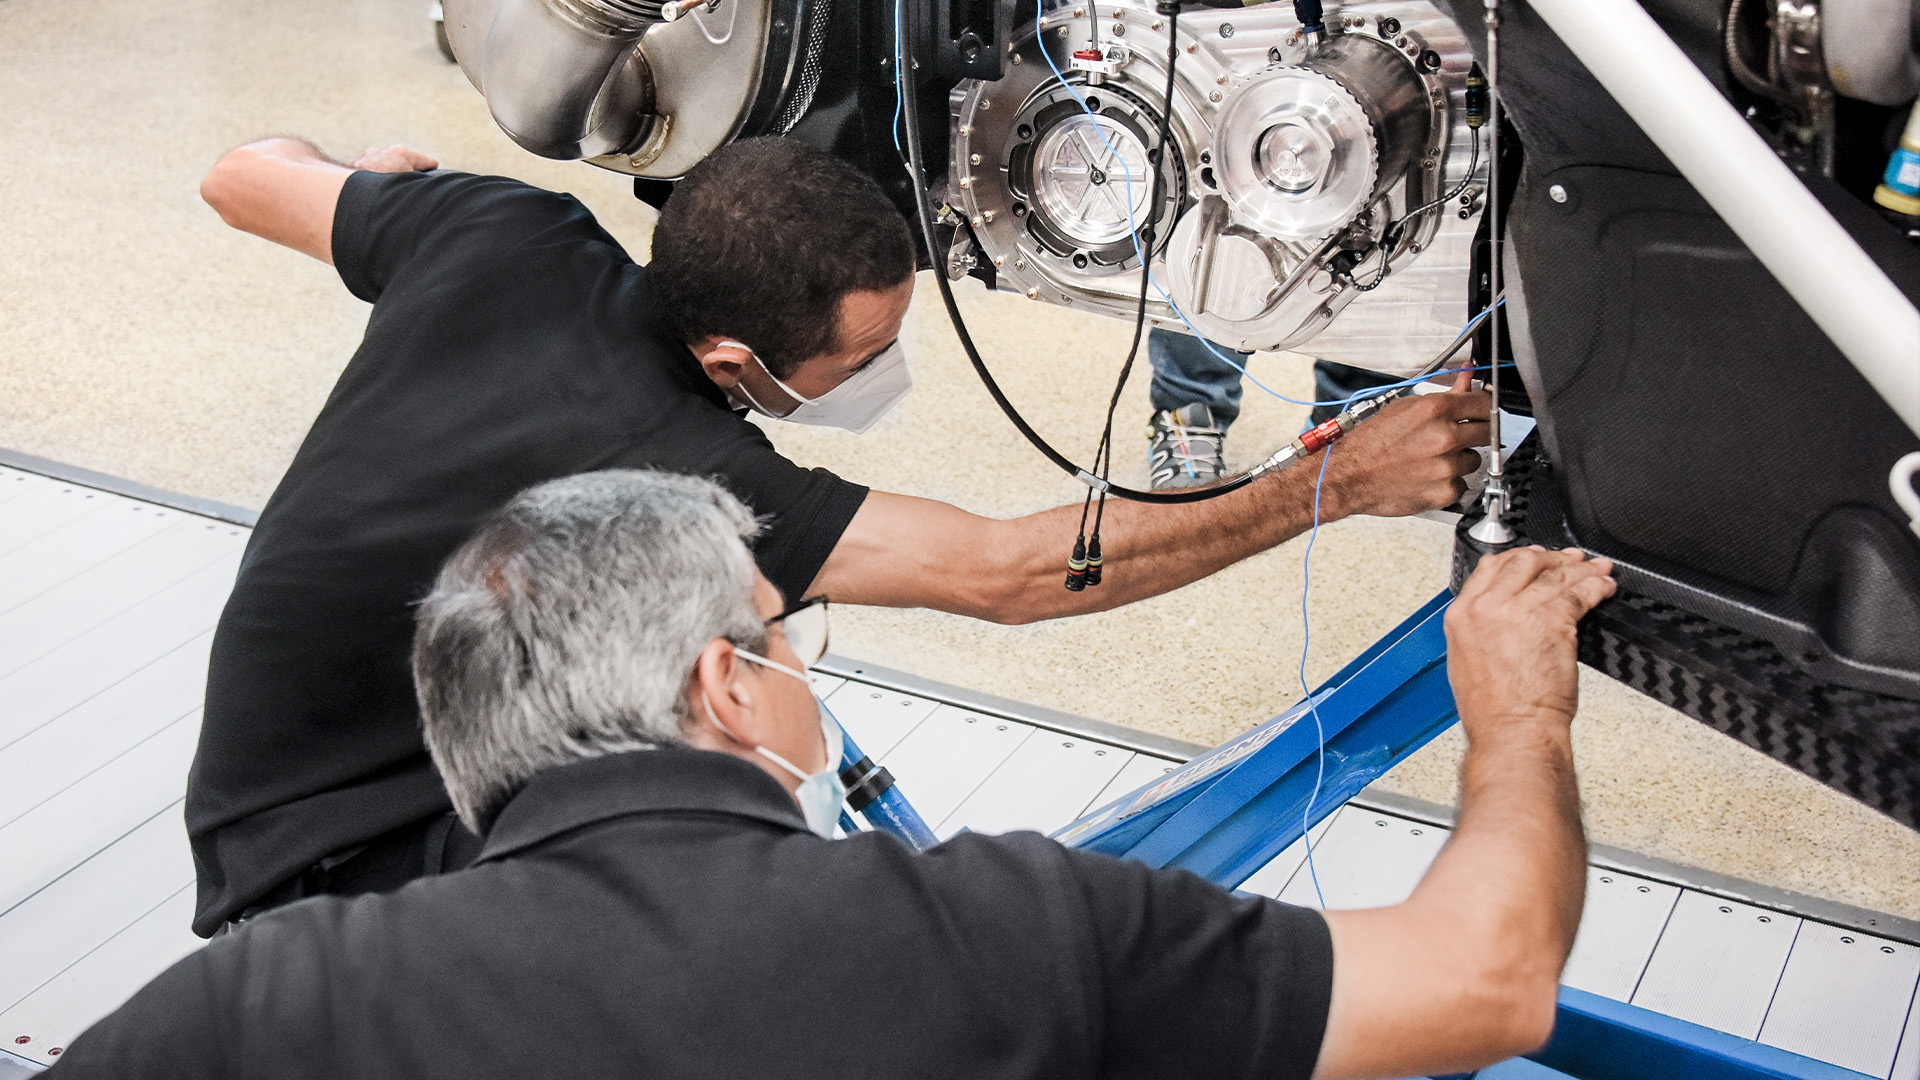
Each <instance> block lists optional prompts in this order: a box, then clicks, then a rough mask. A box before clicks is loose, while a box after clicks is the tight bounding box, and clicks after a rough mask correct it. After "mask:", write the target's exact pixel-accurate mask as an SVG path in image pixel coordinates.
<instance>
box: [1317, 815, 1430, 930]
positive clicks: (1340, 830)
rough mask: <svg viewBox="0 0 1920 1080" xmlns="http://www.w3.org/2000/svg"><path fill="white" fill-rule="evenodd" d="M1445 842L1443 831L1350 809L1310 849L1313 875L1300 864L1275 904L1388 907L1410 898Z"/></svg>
mask: <svg viewBox="0 0 1920 1080" xmlns="http://www.w3.org/2000/svg"><path fill="white" fill-rule="evenodd" d="M1446 842H1447V830H1445V829H1441V828H1437V827H1435V826H1432V825H1427V824H1423V823H1421V822H1418V821H1408V820H1407V819H1406V818H1402V817H1394V816H1393V815H1391V814H1379V813H1375V812H1373V811H1371V810H1361V809H1359V808H1357V807H1352V806H1349V807H1347V808H1346V809H1345V810H1343V811H1341V812H1340V816H1339V817H1338V818H1337V819H1335V821H1334V823H1333V827H1332V828H1331V829H1328V830H1327V834H1326V836H1324V837H1323V838H1322V839H1321V840H1320V842H1319V843H1318V844H1315V845H1314V848H1313V870H1314V871H1315V872H1316V873H1317V874H1318V876H1319V880H1320V890H1319V894H1317V895H1316V893H1315V891H1314V887H1313V874H1309V873H1308V869H1307V867H1306V866H1305V865H1304V861H1303V864H1302V865H1301V867H1300V868H1299V869H1298V870H1296V871H1294V875H1293V879H1292V880H1290V881H1288V882H1287V887H1286V888H1284V889H1282V890H1281V891H1280V899H1281V900H1284V901H1286V902H1287V903H1289V904H1299V905H1300V906H1302V907H1313V908H1317V907H1320V906H1321V905H1320V896H1322V895H1324V896H1325V897H1326V906H1327V908H1329V909H1332V910H1339V909H1342V908H1373V907H1387V906H1389V905H1392V904H1398V903H1400V902H1401V901H1402V900H1405V899H1406V898H1407V897H1409V896H1411V895H1413V887H1414V886H1415V885H1418V884H1419V883H1420V878H1421V877H1422V876H1423V875H1424V874H1426V872H1427V867H1428V866H1430V865H1432V864H1433V857H1434V856H1435V855H1438V854H1439V853H1440V848H1441V846H1442V845H1444V844H1445V843H1446Z"/></svg>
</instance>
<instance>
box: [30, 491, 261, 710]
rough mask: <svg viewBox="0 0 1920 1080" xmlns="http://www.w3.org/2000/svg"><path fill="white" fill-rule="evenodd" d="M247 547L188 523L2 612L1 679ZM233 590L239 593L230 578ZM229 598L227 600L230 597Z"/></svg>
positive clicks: (229, 532)
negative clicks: (4, 612) (242, 547)
mask: <svg viewBox="0 0 1920 1080" xmlns="http://www.w3.org/2000/svg"><path fill="white" fill-rule="evenodd" d="M245 543H246V536H245V530H243V529H240V528H239V527H237V526H218V527H209V526H207V525H204V524H202V523H201V522H200V520H199V519H190V518H188V519H183V520H181V521H180V522H179V523H177V524H176V525H174V526H173V527H172V528H169V529H167V530H166V531H164V532H162V533H160V534H159V535H157V536H154V537H152V538H151V539H148V540H147V541H146V542H144V543H141V544H138V545H136V546H134V547H132V548H130V549H128V550H126V551H123V552H121V553H119V554H117V555H115V556H113V557H112V558H109V559H107V560H105V561H103V562H101V563H98V564H96V565H94V566H93V567H91V568H89V569H88V570H87V571H86V572H85V573H82V574H79V575H76V576H74V577H72V578H69V579H68V580H66V581H63V582H61V583H60V584H58V585H56V586H54V587H53V588H51V589H48V590H47V591H45V592H43V593H41V594H39V595H38V596H35V597H34V598H33V599H31V600H28V601H26V602H25V603H22V604H20V605H18V606H17V607H15V608H14V609H13V610H11V611H9V612H7V613H6V614H4V615H0V675H4V674H10V673H12V672H14V671H18V670H19V669H21V668H23V667H25V666H26V665H27V664H29V663H31V662H32V661H33V660H35V659H38V658H39V657H41V656H44V655H46V654H47V653H49V652H52V651H53V650H54V649H56V648H58V647H60V646H61V645H64V644H66V643H67V642H69V641H71V640H73V639H74V638H76V637H79V636H80V635H81V634H84V633H86V632H87V631H88V630H90V629H92V628H94V627H96V626H98V625H100V624H101V623H103V622H105V621H106V620H108V619H111V618H113V617H114V616H115V615H118V614H120V613H121V612H124V611H127V610H129V609H131V608H133V607H135V606H137V605H138V604H139V603H140V602H141V601H143V600H145V599H147V598H149V597H152V596H154V595H156V594H158V593H161V592H164V591H165V590H166V589H167V588H168V587H170V586H172V585H175V584H177V583H179V582H181V581H183V580H185V579H187V578H189V577H191V576H193V574H194V573H196V572H197V571H200V570H202V569H204V568H206V567H207V566H209V565H211V564H214V563H216V562H219V561H220V560H221V559H222V558H223V557H226V556H229V555H237V553H238V551H239V549H240V547H241V546H242V545H243V544H245ZM227 588H228V589H229V590H231V588H232V578H231V576H229V578H228V581H227ZM223 601H224V597H223Z"/></svg>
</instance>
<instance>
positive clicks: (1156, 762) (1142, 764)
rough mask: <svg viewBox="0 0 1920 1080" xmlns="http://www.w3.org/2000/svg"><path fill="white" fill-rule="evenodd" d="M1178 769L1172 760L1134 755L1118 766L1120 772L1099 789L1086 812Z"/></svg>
mask: <svg viewBox="0 0 1920 1080" xmlns="http://www.w3.org/2000/svg"><path fill="white" fill-rule="evenodd" d="M1179 767H1180V763H1179V762H1177V761H1175V760H1173V759H1172V758H1163V757H1155V756H1153V755H1152V754H1135V755H1134V756H1133V759H1132V760H1131V761H1128V762H1127V763H1126V764H1125V765H1122V766H1120V771H1119V772H1118V773H1116V774H1115V775H1114V777H1113V779H1112V780H1110V781H1108V782H1107V786H1106V787H1104V788H1102V789H1100V794H1098V795H1095V796H1094V797H1093V799H1092V801H1091V802H1089V803H1087V812H1089V813H1090V812H1092V811H1094V810H1098V809H1100V808H1101V807H1103V806H1105V805H1107V804H1108V803H1110V802H1112V801H1114V800H1115V799H1118V798H1120V797H1121V796H1122V795H1131V794H1133V793H1134V792H1136V791H1138V790H1140V789H1141V788H1143V787H1146V786H1147V785H1148V784H1151V783H1154V782H1155V781H1157V780H1159V779H1160V778H1161V777H1163V776H1165V775H1167V774H1168V773H1170V772H1172V771H1173V770H1175V769H1177V768H1179Z"/></svg>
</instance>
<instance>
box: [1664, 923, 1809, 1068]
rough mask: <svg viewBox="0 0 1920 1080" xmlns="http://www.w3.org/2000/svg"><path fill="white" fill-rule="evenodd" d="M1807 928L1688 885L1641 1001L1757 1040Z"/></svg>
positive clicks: (1670, 1014) (1672, 1014)
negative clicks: (1790, 957) (1796, 942)
mask: <svg viewBox="0 0 1920 1080" xmlns="http://www.w3.org/2000/svg"><path fill="white" fill-rule="evenodd" d="M1799 929H1800V920H1799V919H1797V918H1794V917H1793V916H1790V915H1781V914H1779V913H1777V912H1772V911H1767V910H1765V909H1762V908H1757V907H1753V906H1751V905H1749V904H1742V903H1739V902H1737V901H1734V900H1722V899H1720V898H1718V897H1714V896H1708V895H1707V894H1705V893H1697V892H1694V891H1692V890H1691V889H1688V890H1683V891H1682V892H1681V894H1680V900H1679V902H1678V903H1676V904H1674V906H1673V915H1672V917H1670V918H1669V919H1668V920H1667V929H1666V932H1665V933H1663V934H1661V935H1660V944H1659V945H1658V946H1656V947H1655V948H1654V950H1653V958H1652V960H1650V961H1649V962H1648V963H1647V972H1646V974H1645V975H1643V976H1641V978H1640V988H1639V989H1638V990H1636V991H1635V992H1634V995H1633V1004H1635V1005H1638V1006H1640V1007H1641V1008H1643V1009H1652V1010H1653V1011H1654V1012H1659V1013H1665V1014H1667V1015H1668V1016H1677V1017H1679V1018H1680V1019H1682V1020H1686V1021H1689V1022H1691V1023H1695V1024H1700V1025H1702V1026H1705V1027H1710V1028H1713V1029H1715V1030H1717V1031H1724V1032H1726V1033H1727V1034H1729V1035H1738V1036H1740V1037H1741V1038H1743V1039H1751V1038H1754V1037H1756V1036H1758V1035H1759V1034H1760V1022H1761V1021H1762V1020H1764V1019H1766V1015H1767V1004H1768V1002H1770V1001H1772V1000H1773V991H1774V987H1776V986H1778V985H1779V983H1780V971H1781V969H1782V968H1784V967H1785V966H1786V963H1787V953H1788V952H1789V951H1790V950H1791V949H1792V948H1793V938H1794V935H1795V934H1796V933H1797V932H1798V931H1799Z"/></svg>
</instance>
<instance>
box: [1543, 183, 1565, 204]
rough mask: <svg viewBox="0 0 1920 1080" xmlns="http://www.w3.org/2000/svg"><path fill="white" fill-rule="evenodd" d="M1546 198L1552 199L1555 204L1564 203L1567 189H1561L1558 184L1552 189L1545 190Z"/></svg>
mask: <svg viewBox="0 0 1920 1080" xmlns="http://www.w3.org/2000/svg"><path fill="white" fill-rule="evenodd" d="M1547 198H1549V199H1552V200H1553V201H1554V202H1557V203H1563V202H1566V201H1567V189H1566V188H1563V187H1561V186H1560V185H1559V184H1555V185H1553V186H1552V187H1549V188H1548V189H1547Z"/></svg>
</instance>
